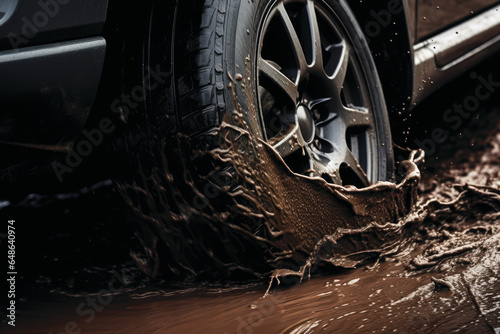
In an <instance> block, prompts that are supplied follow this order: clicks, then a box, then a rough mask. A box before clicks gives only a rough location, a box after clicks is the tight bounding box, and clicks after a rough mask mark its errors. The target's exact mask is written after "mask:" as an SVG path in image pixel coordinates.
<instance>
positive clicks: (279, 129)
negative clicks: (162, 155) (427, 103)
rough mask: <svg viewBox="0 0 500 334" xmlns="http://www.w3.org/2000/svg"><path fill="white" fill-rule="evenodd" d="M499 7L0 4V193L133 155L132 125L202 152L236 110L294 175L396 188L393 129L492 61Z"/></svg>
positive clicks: (331, 1)
mask: <svg viewBox="0 0 500 334" xmlns="http://www.w3.org/2000/svg"><path fill="white" fill-rule="evenodd" d="M499 9H500V2H499V1H496V0H481V1H476V0H465V1H460V2H459V3H453V2H444V1H428V0H389V1H383V2H381V1H380V2H378V1H377V2H375V1H357V0H356V1H354V0H352V1H346V0H260V1H254V0H244V1H242V0H205V1H201V0H182V1H176V0H165V1H156V0H150V1H145V2H143V3H140V4H139V3H124V2H119V1H114V0H88V1H85V2H84V1H78V0H72V1H71V0H39V1H36V2H35V1H25V0H4V1H2V2H1V4H0V73H1V74H2V75H1V76H0V101H2V103H1V105H2V107H1V110H0V148H1V151H2V152H3V153H2V162H1V163H0V169H1V171H2V173H1V181H2V182H4V183H9V182H16V181H19V180H22V179H29V180H32V178H31V177H32V176H31V175H34V177H35V179H40V178H44V177H42V176H41V175H45V176H46V177H45V178H49V179H53V180H55V181H59V182H63V181H65V180H66V179H67V178H69V177H70V176H72V175H75V174H78V173H80V174H79V175H81V173H83V174H84V173H85V172H84V170H85V169H86V168H87V166H86V165H85V161H86V160H88V159H91V157H99V159H105V158H106V156H107V155H111V156H114V155H115V153H114V151H120V150H125V151H127V150H128V151H130V150H137V149H140V148H141V146H140V145H139V144H137V141H141V139H140V138H143V137H144V136H147V135H143V136H140V135H139V137H137V136H136V137H134V136H130V135H125V136H124V135H123V133H127V132H129V131H130V130H129V128H130V127H134V128H136V129H146V128H147V129H148V131H149V132H153V133H155V134H156V138H161V137H164V138H167V137H168V136H172V135H175V134H178V133H181V134H183V135H184V136H187V137H189V138H195V139H199V138H205V137H208V136H209V135H210V134H211V133H212V132H213V130H214V129H217V128H219V127H220V126H221V124H222V123H223V122H225V120H226V121H227V119H228V117H229V118H230V117H231V115H233V113H234V112H235V111H238V110H241V109H243V110H246V111H249V112H246V113H244V114H243V116H242V117H243V118H244V123H245V124H246V126H247V127H248V131H249V132H250V133H251V134H252V135H254V136H257V137H258V138H261V139H262V140H263V141H264V142H265V143H267V144H268V145H270V146H272V147H273V148H274V150H275V151H276V152H277V153H278V154H279V155H280V156H281V158H282V159H283V160H284V162H285V163H286V164H287V166H288V167H289V168H290V169H291V170H292V171H293V172H295V173H298V174H306V175H309V176H317V177H321V178H323V179H325V180H326V181H327V182H330V183H335V184H341V185H354V186H356V187H366V186H368V185H370V184H373V183H375V182H377V181H390V180H394V174H395V167H394V165H395V162H394V161H395V157H394V152H393V145H392V136H391V131H392V132H395V131H397V132H399V131H401V129H400V126H401V125H400V123H399V121H398V120H399V119H400V118H401V117H399V115H400V114H402V115H403V116H402V117H403V118H404V117H405V115H406V114H407V113H409V112H411V110H412V108H414V106H415V105H417V104H419V103H420V102H421V101H423V100H424V99H425V98H426V97H428V96H429V95H430V94H432V93H434V92H435V91H437V90H438V89H439V88H440V87H442V86H443V85H445V84H446V83H447V82H449V81H451V80H452V79H454V78H455V77H457V76H459V75H461V74H462V73H464V72H465V71H466V70H467V69H470V68H471V67H472V66H474V65H476V64H478V63H479V62H480V61H482V60H484V59H486V58H487V57H490V56H492V55H493V54H495V52H497V51H498V50H500V19H499V18H500V13H499ZM483 79H484V78H483ZM484 80H488V78H486V79H484ZM139 132H140V130H139ZM135 134H136V135H137V131H135ZM153 137H155V136H153ZM124 138H125V139H124ZM126 138H128V139H126ZM131 138H132V139H131ZM138 138H139V139H138ZM127 140H128V142H127ZM148 140H149V139H148ZM153 141H154V140H153ZM200 141H201V142H203V143H204V144H203V145H205V146H203V147H204V148H205V149H207V150H208V149H210V148H212V147H213V146H216V145H217V143H214V142H210V143H208V144H207V143H206V141H205V140H202V139H200ZM110 142H111V143H112V144H109V143H110ZM124 142H125V144H124ZM131 142H132V144H131ZM130 145H132V146H130ZM102 152H105V153H102ZM108 152H109V153H108ZM116 159H117V160H118V161H120V156H119V155H118V157H116ZM101 166H102V165H101ZM82 170H83V171H82ZM121 173H123V171H121Z"/></svg>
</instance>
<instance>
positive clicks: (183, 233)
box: [118, 111, 424, 281]
mask: <svg viewBox="0 0 500 334" xmlns="http://www.w3.org/2000/svg"><path fill="white" fill-rule="evenodd" d="M244 114H245V113H241V112H237V111H235V112H233V114H232V116H231V117H226V119H225V121H224V122H223V124H222V125H221V127H220V128H219V129H218V130H216V131H214V132H213V133H212V134H211V135H210V136H205V137H203V138H198V139H190V138H187V137H184V136H182V135H177V136H175V137H172V138H169V139H168V140H166V141H163V143H164V144H163V145H161V146H156V147H155V146H151V145H148V148H149V149H147V150H144V151H141V152H140V154H138V155H137V157H138V159H137V160H138V165H139V166H140V167H139V168H138V170H137V172H138V175H139V176H140V177H136V178H135V179H136V180H142V183H140V182H137V181H136V182H133V183H130V182H129V183H126V182H125V183H119V185H118V189H119V190H120V192H121V194H122V195H123V197H124V198H125V199H126V201H127V203H128V204H129V207H130V208H132V209H133V215H132V216H131V217H132V220H133V222H134V224H135V225H136V226H137V228H136V231H137V236H138V239H139V240H141V244H142V247H143V249H138V250H136V251H134V252H133V253H132V256H133V257H134V259H135V260H136V261H137V263H138V264H139V266H140V267H141V268H142V269H143V270H144V271H145V272H147V273H148V274H150V275H152V276H156V275H157V274H159V273H160V272H163V273H164V274H166V275H167V276H168V277H169V278H171V279H174V280H176V279H180V280H186V279H187V280H188V281H189V280H199V279H201V280H203V279H206V278H210V279H217V280H220V279H241V278H242V277H245V278H247V277H258V278H265V277H270V276H271V277H273V278H276V279H277V278H279V277H282V276H299V277H300V278H302V277H303V276H304V274H305V272H306V269H309V271H310V270H311V268H312V267H315V266H317V265H320V264H321V265H325V264H329V265H331V266H333V267H340V268H355V267H356V266H358V265H360V264H362V263H366V262H367V261H370V260H374V259H378V258H380V257H381V256H385V255H388V254H392V253H395V252H398V251H399V250H400V248H401V247H402V246H403V245H404V244H406V237H405V233H406V232H405V228H406V225H407V223H408V222H407V221H405V220H404V217H405V216H406V215H408V214H409V213H410V212H411V210H412V208H413V207H414V205H415V204H416V202H417V197H418V196H417V191H418V186H419V181H420V171H419V169H418V167H417V165H416V164H417V163H419V164H421V163H423V159H424V156H423V152H421V151H414V152H407V155H408V156H409V158H408V160H406V161H402V162H400V170H401V171H402V175H399V179H400V180H401V182H399V183H398V184H394V183H390V182H379V183H377V184H375V185H373V186H370V187H368V188H364V189H356V188H355V187H350V186H349V187H342V186H338V185H334V184H329V183H327V182H326V181H325V180H323V179H321V178H313V177H307V176H303V175H298V174H294V173H293V172H292V171H291V170H290V169H288V167H287V166H286V165H285V163H284V162H283V160H282V159H281V158H280V157H279V155H278V153H277V152H275V151H274V150H273V149H272V147H270V146H269V145H268V144H267V143H265V142H264V141H262V140H260V139H259V138H257V137H255V136H253V135H252V134H251V133H250V131H248V130H247V129H248V125H247V123H246V121H245V119H246V117H247V116H248V113H247V114H246V115H247V116H245V115H244ZM146 142H149V143H155V142H161V141H160V140H158V138H149V140H146ZM166 142H168V143H169V145H166V144H165V143H166ZM214 143H216V145H214ZM172 144H173V145H172ZM214 146H216V147H217V148H215V149H208V148H210V147H214ZM151 147H154V149H152V150H151V149H150V148H151ZM145 152H146V156H145ZM167 157H168V158H167ZM151 161H156V162H158V161H160V162H161V163H160V167H159V168H158V167H149V168H148V166H151V165H148V163H147V162H151ZM145 162H146V163H145ZM157 166H158V164H157Z"/></svg>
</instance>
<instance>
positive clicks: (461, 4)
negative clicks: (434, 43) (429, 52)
mask: <svg viewBox="0 0 500 334" xmlns="http://www.w3.org/2000/svg"><path fill="white" fill-rule="evenodd" d="M498 3H499V1H498V0H460V1H444V0H418V17H417V30H416V33H417V36H416V37H417V41H422V40H424V39H426V38H428V37H430V36H431V35H434V34H436V33H439V32H441V31H443V30H445V29H446V28H449V27H450V26H452V25H453V24H456V23H458V22H460V21H463V20H465V19H467V18H468V17H472V16H474V15H476V14H479V13H480V12H482V11H484V10H486V9H487V8H489V7H491V6H493V5H495V4H498Z"/></svg>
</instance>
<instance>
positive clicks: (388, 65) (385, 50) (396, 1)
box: [347, 0, 415, 123]
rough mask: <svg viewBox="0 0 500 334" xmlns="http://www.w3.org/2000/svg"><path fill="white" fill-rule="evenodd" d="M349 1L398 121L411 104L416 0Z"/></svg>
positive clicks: (393, 118)
mask: <svg viewBox="0 0 500 334" xmlns="http://www.w3.org/2000/svg"><path fill="white" fill-rule="evenodd" d="M347 2H348V4H349V6H350V7H351V9H352V11H353V12H354V15H355V16H356V18H357V20H358V23H359V25H360V27H361V29H362V30H363V32H364V34H365V36H366V38H367V41H368V45H369V47H370V50H371V53H372V55H373V59H374V61H375V64H376V67H377V70H378V74H379V77H380V81H381V83H382V88H383V91H384V95H385V99H386V103H387V109H388V110H389V114H390V117H391V120H393V121H394V120H396V119H397V118H395V117H394V116H398V115H399V112H401V111H407V110H409V109H410V107H411V98H412V94H413V68H414V65H413V47H412V44H413V42H412V39H413V33H412V31H413V30H414V28H413V24H414V23H413V20H412V19H411V18H412V17H413V14H412V9H411V7H412V6H413V4H412V3H414V2H415V1H412V0H391V1H388V2H385V1H384V2H381V1H359V0H348V1H347ZM387 14H388V15H389V16H387ZM387 22H389V23H387ZM377 29H379V30H377ZM403 114H404V113H403ZM391 123H393V122H391ZM397 123H399V122H397Z"/></svg>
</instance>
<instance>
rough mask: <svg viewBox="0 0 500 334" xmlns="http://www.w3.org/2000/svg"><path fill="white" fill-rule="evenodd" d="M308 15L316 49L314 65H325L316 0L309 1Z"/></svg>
mask: <svg viewBox="0 0 500 334" xmlns="http://www.w3.org/2000/svg"><path fill="white" fill-rule="evenodd" d="M307 16H308V19H309V25H310V30H311V33H312V37H313V38H312V39H311V41H312V43H313V50H314V66H316V67H323V50H322V48H321V34H320V32H319V25H318V18H317V17H316V8H315V6H314V1H312V0H309V1H308V2H307Z"/></svg>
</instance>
